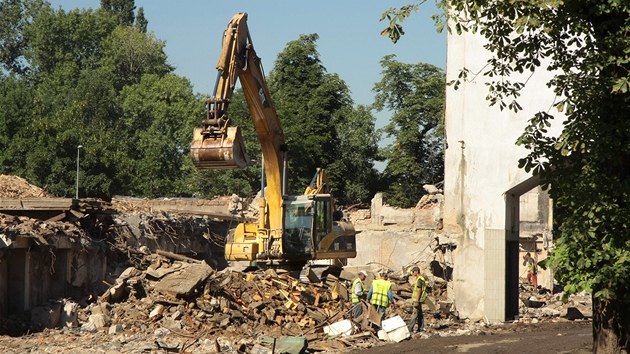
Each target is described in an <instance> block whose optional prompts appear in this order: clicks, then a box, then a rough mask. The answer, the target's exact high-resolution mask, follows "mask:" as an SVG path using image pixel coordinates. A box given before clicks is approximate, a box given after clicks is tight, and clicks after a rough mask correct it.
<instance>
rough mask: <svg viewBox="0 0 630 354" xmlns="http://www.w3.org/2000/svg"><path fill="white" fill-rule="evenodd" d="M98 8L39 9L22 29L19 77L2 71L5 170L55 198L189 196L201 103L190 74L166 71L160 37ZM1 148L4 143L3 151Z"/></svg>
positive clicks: (2, 157)
mask: <svg viewBox="0 0 630 354" xmlns="http://www.w3.org/2000/svg"><path fill="white" fill-rule="evenodd" d="M117 23H118V21H117V19H116V16H114V15H113V14H112V13H111V12H107V11H103V10H101V9H99V10H96V11H93V10H91V9H90V10H73V11H70V12H65V11H63V10H61V9H59V10H53V9H50V8H43V9H42V10H41V11H40V12H39V13H38V15H37V16H36V17H34V18H33V20H32V21H31V22H29V23H28V25H27V26H24V28H23V32H24V36H25V37H26V38H29V41H28V42H27V44H28V46H27V47H25V49H24V50H23V51H22V52H21V53H22V59H21V60H23V62H24V64H25V67H28V68H29V70H28V71H27V72H25V74H24V75H22V76H20V77H17V76H7V77H3V78H2V82H0V84H1V86H0V89H3V90H6V91H7V94H6V95H4V96H3V98H2V100H3V101H4V103H6V104H11V105H12V109H6V110H4V112H3V115H4V117H6V118H7V119H6V121H5V122H3V124H2V125H0V129H2V131H3V132H6V133H7V138H4V137H3V139H1V140H0V144H2V147H3V150H2V152H0V162H1V163H2V171H3V173H13V174H17V175H20V176H22V177H25V178H27V179H28V180H29V181H31V182H32V183H35V184H37V185H40V186H42V185H48V186H49V188H50V191H51V193H52V194H53V195H58V196H72V195H74V190H75V182H76V169H75V166H76V165H75V164H76V156H77V146H78V145H82V146H83V149H82V150H81V155H82V157H81V170H80V179H81V184H80V195H81V196H86V195H87V196H91V197H101V198H106V199H107V198H110V197H111V196H112V195H114V194H126V195H138V196H157V195H168V196H172V195H190V194H191V193H193V192H194V191H195V190H196V185H195V184H194V183H193V182H194V181H193V180H192V179H191V177H190V176H191V174H192V163H190V161H188V160H189V158H188V156H187V154H188V151H189V144H190V140H191V136H192V127H193V121H192V120H193V119H194V117H195V116H198V115H199V113H200V112H199V111H200V108H198V107H202V105H201V104H200V101H199V99H198V97H196V96H194V95H193V94H192V86H191V84H190V82H189V81H188V80H185V79H182V78H178V77H177V76H175V75H173V74H170V71H172V67H171V66H170V65H168V64H167V61H166V60H167V58H166V55H165V54H164V52H163V48H164V43H163V42H162V41H159V40H157V39H156V38H155V37H154V36H153V34H148V33H145V32H142V31H140V30H137V29H134V28H132V27H130V26H118V24H117ZM5 147H6V149H5Z"/></svg>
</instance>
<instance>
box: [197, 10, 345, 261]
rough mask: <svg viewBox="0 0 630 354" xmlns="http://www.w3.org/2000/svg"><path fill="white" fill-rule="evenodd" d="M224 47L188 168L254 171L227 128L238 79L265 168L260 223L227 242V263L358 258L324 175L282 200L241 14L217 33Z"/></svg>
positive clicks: (283, 170)
mask: <svg viewBox="0 0 630 354" xmlns="http://www.w3.org/2000/svg"><path fill="white" fill-rule="evenodd" d="M222 48H223V49H222V52H221V57H220V59H219V62H218V64H217V70H218V75H217V81H216V84H215V87H214V93H213V97H211V98H208V99H207V101H206V106H207V116H206V118H205V119H204V120H203V127H200V128H195V130H194V135H193V141H192V146H191V156H192V160H193V164H194V165H195V167H196V168H198V169H229V168H243V167H247V166H249V165H251V164H252V161H251V160H250V159H249V157H248V155H247V152H246V151H245V145H244V143H243V137H242V134H241V131H240V129H239V128H238V127H233V126H231V125H230V119H229V117H228V106H229V104H230V99H231V97H232V94H233V92H234V87H235V85H236V81H237V79H238V80H240V83H241V87H242V89H243V92H244V94H245V98H246V100H247V105H248V107H249V111H250V113H251V115H252V119H253V122H254V128H255V130H256V133H257V135H258V140H259V142H260V146H261V149H262V155H263V158H262V165H263V169H264V173H263V180H264V182H263V183H262V188H261V194H262V197H261V198H259V199H258V204H259V210H260V212H259V220H258V223H247V222H244V223H241V224H239V225H238V226H237V227H236V229H235V230H234V233H233V238H232V237H229V238H228V240H227V241H226V244H225V258H226V260H230V261H250V262H252V263H256V264H258V265H262V264H265V263H266V264H270V265H281V264H287V265H288V264H294V265H298V264H302V265H303V264H306V263H307V262H308V261H312V260H334V261H336V262H339V263H341V262H342V261H343V260H344V259H347V258H354V257H356V236H355V235H356V232H355V229H354V226H353V225H352V224H351V223H349V222H347V221H344V220H342V218H341V216H343V213H341V212H340V211H335V209H334V202H333V198H332V196H331V195H330V194H329V193H330V189H329V187H328V182H327V180H326V177H325V172H324V170H323V169H318V171H317V173H316V175H315V177H314V178H313V181H312V182H311V185H310V186H309V187H308V188H307V190H306V192H305V194H304V195H296V196H289V195H286V193H285V191H286V180H287V178H286V174H287V167H288V163H287V145H286V143H285V137H284V133H283V130H282V126H281V125H280V120H279V119H278V115H277V114H276V109H275V108H274V105H273V102H272V100H271V96H270V95H269V89H268V87H267V83H266V81H265V77H264V73H263V70H262V65H261V61H260V58H259V57H258V56H257V55H256V51H255V50H254V47H253V45H252V40H251V37H250V33H249V30H248V28H247V13H244V12H242V13H239V14H236V15H234V17H232V19H231V20H230V22H229V23H228V26H227V29H226V30H225V32H224V33H223V47H222ZM265 182H266V183H265ZM265 184H266V187H265ZM340 213H341V215H340Z"/></svg>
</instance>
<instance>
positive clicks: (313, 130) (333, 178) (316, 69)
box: [269, 34, 378, 203]
mask: <svg viewBox="0 0 630 354" xmlns="http://www.w3.org/2000/svg"><path fill="white" fill-rule="evenodd" d="M318 38H319V36H318V35H317V34H311V35H301V36H300V37H299V38H298V39H297V40H295V41H291V42H289V43H288V44H287V45H286V47H285V48H284V50H283V51H282V52H281V53H279V54H278V57H277V59H276V61H275V65H274V68H273V70H272V71H271V73H270V74H269V88H270V91H271V94H272V97H273V101H274V103H275V105H276V109H277V111H278V115H279V116H280V119H281V121H282V125H283V127H284V131H285V136H286V140H287V145H288V146H289V159H290V173H289V190H290V191H291V193H294V194H295V193H302V192H303V191H304V188H306V186H307V185H308V184H309V183H310V181H311V178H312V176H313V175H314V174H315V171H316V169H317V168H318V167H323V168H326V171H327V174H328V177H329V180H330V183H331V186H332V188H333V193H334V194H335V197H336V198H337V199H339V200H340V201H341V202H342V203H348V202H355V201H356V200H357V196H358V195H362V196H364V197H363V198H365V196H366V195H367V194H369V192H368V191H369V190H370V188H369V187H368V186H369V183H368V182H369V181H367V180H368V178H366V177H365V176H373V175H374V174H375V172H374V171H373V161H375V159H376V146H377V145H376V142H377V140H378V139H377V138H376V135H375V134H376V132H375V131H374V130H373V124H374V123H373V122H374V117H373V116H372V115H370V114H367V113H368V112H366V111H365V110H363V111H361V112H360V113H356V112H353V107H352V105H353V102H352V99H351V98H350V91H349V89H348V86H347V85H346V83H345V82H344V81H343V80H342V79H340V78H339V76H338V75H337V74H330V73H328V72H326V69H325V68H324V66H323V65H322V64H321V61H320V59H319V53H318V52H317V45H316V41H317V39H318ZM351 120H355V122H354V123H352V124H355V125H356V126H357V127H359V128H360V129H361V132H362V133H364V134H366V135H365V137H364V138H365V139H364V141H363V143H364V144H366V145H365V146H364V147H362V148H361V149H359V150H355V152H354V154H355V156H352V154H351V153H349V152H348V151H346V150H344V149H342V148H341V147H345V146H347V147H348V148H352V147H356V145H357V141H356V140H355V139H356V138H355V137H353V136H352V134H346V130H347V129H348V128H350V126H351V125H350V124H349V122H350V121H351ZM353 140H354V141H353ZM360 152H361V153H365V155H363V156H362V158H363V160H364V162H363V163H357V159H356V154H358V153H360ZM346 159H348V160H346ZM352 160H354V161H352ZM353 168H361V170H358V171H357V170H352V169H353ZM351 176H357V179H356V180H354V183H355V184H354V186H353V187H352V189H354V191H353V192H350V193H349V192H348V191H347V190H346V183H345V181H346V180H349V179H351V178H349V177H351ZM360 180H363V181H364V182H361V183H359V181H360ZM349 184H352V183H349Z"/></svg>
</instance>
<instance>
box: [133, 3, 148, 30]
mask: <svg viewBox="0 0 630 354" xmlns="http://www.w3.org/2000/svg"><path fill="white" fill-rule="evenodd" d="M148 26H149V21H148V20H147V18H146V17H144V7H140V8H138V14H137V15H136V24H135V28H136V29H137V30H139V31H140V32H145V33H146V31H147V27H148Z"/></svg>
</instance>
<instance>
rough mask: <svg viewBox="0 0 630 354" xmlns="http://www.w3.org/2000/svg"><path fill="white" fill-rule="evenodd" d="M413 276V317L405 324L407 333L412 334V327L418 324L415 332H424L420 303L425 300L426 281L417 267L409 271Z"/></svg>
mask: <svg viewBox="0 0 630 354" xmlns="http://www.w3.org/2000/svg"><path fill="white" fill-rule="evenodd" d="M411 272H412V273H413V276H414V277H416V280H415V282H414V284H413V292H412V293H411V300H412V301H413V315H412V316H411V320H410V321H409V322H408V323H407V328H409V332H410V333H411V332H413V327H414V325H415V324H416V322H417V323H418V330H417V332H422V331H424V314H423V313H422V303H423V302H424V300H426V298H427V281H426V279H424V277H423V276H422V275H421V274H420V268H418V267H417V266H415V267H413V268H412V269H411Z"/></svg>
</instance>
